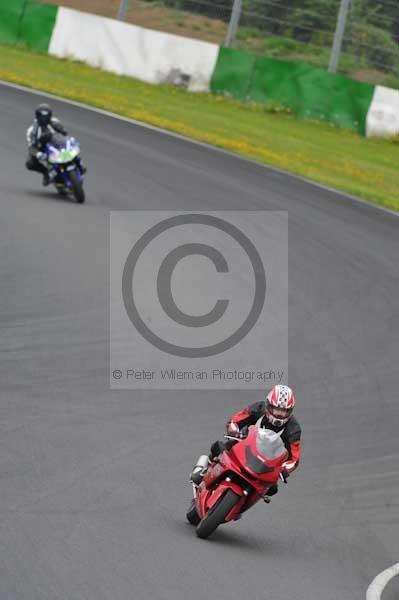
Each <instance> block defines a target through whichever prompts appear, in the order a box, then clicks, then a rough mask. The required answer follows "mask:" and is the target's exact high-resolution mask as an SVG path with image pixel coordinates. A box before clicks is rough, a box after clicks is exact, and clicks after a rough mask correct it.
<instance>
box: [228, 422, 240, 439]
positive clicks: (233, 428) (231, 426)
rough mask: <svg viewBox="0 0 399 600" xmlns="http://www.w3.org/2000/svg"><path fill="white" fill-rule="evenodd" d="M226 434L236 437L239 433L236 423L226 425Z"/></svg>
mask: <svg viewBox="0 0 399 600" xmlns="http://www.w3.org/2000/svg"><path fill="white" fill-rule="evenodd" d="M227 433H228V434H229V435H235V436H238V435H239V433H240V428H239V427H238V425H237V424H236V423H233V421H230V423H228V424H227Z"/></svg>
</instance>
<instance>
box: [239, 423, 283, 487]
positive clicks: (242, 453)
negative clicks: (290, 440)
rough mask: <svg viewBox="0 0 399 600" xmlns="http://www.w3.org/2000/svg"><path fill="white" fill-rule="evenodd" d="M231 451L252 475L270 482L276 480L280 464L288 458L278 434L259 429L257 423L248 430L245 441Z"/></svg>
mask: <svg viewBox="0 0 399 600" xmlns="http://www.w3.org/2000/svg"><path fill="white" fill-rule="evenodd" d="M238 446H240V447H238ZM233 451H235V454H236V455H237V458H238V459H239V460H241V461H243V462H244V464H245V465H246V466H247V468H249V469H250V470H251V471H252V472H253V473H256V474H257V475H266V476H267V479H269V477H270V480H277V478H278V475H279V473H280V468H281V464H282V463H283V462H284V460H286V458H287V456H288V452H287V449H286V447H285V445H284V443H283V441H282V440H281V437H280V434H278V433H275V432H274V431H271V430H270V429H264V428H263V427H260V424H259V423H257V424H256V425H255V426H254V427H251V428H250V432H249V435H248V437H247V438H246V440H243V441H242V442H241V443H240V444H237V446H236V447H234V448H233Z"/></svg>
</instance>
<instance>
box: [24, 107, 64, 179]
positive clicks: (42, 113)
mask: <svg viewBox="0 0 399 600" xmlns="http://www.w3.org/2000/svg"><path fill="white" fill-rule="evenodd" d="M54 133H61V134H62V135H67V132H66V129H65V127H64V126H63V124H62V123H61V121H59V120H58V119H56V118H55V117H53V113H52V110H51V108H50V106H49V105H48V104H39V106H38V107H37V108H36V110H35V119H34V121H33V123H32V125H31V126H30V127H29V128H28V130H27V132H26V138H27V141H28V152H29V154H28V158H27V160H26V163H25V164H26V168H27V169H29V170H30V171H37V172H38V173H42V175H43V185H48V184H49V174H48V167H47V164H46V161H47V156H46V154H45V153H44V150H45V149H46V144H47V143H48V142H49V141H51V138H52V136H53V134H54Z"/></svg>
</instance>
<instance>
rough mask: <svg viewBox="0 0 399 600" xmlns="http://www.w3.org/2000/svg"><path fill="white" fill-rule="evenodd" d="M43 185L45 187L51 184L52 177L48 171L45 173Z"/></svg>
mask: <svg viewBox="0 0 399 600" xmlns="http://www.w3.org/2000/svg"><path fill="white" fill-rule="evenodd" d="M42 183H43V185H44V186H47V185H48V184H49V183H50V176H49V174H48V172H47V171H46V172H45V173H43V182H42Z"/></svg>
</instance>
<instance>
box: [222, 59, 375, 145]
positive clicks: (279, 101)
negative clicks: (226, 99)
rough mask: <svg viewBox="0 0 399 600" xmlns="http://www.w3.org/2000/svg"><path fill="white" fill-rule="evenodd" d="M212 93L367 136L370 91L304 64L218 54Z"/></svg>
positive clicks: (360, 84) (351, 81) (371, 91)
mask: <svg viewBox="0 0 399 600" xmlns="http://www.w3.org/2000/svg"><path fill="white" fill-rule="evenodd" d="M251 58H252V60H251ZM211 91H212V92H213V93H217V94H221V93H222V94H226V95H229V96H233V97H234V98H237V99H239V100H248V101H250V102H256V103H259V104H265V105H268V104H270V105H279V106H282V107H285V108H287V109H289V110H291V111H292V112H293V113H294V114H295V115H296V116H298V117H300V118H303V119H310V120H317V121H326V122H329V123H334V124H335V125H339V126H342V127H348V128H350V129H354V130H356V131H358V132H359V133H361V134H365V129H366V117H367V112H368V109H369V107H370V104H371V101H372V97H373V93H374V86H373V85H369V84H367V83H362V82H360V81H354V80H353V79H350V78H348V77H344V76H343V75H337V74H336V73H329V72H327V71H323V70H322V69H317V68H315V67H312V66H310V65H306V64H304V63H294V62H286V61H282V60H275V59H272V58H268V57H265V56H251V55H250V54H248V53H243V52H240V51H238V50H233V49H231V48H221V49H220V51H219V56H218V60H217V64H216V68H215V71H214V73H213V77H212V81H211Z"/></svg>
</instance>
